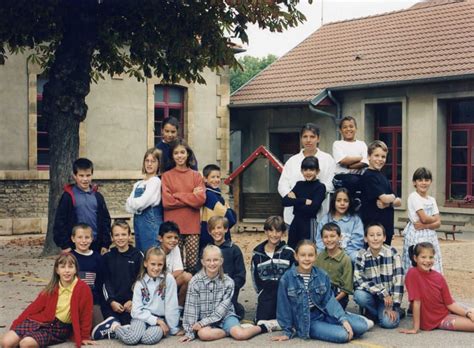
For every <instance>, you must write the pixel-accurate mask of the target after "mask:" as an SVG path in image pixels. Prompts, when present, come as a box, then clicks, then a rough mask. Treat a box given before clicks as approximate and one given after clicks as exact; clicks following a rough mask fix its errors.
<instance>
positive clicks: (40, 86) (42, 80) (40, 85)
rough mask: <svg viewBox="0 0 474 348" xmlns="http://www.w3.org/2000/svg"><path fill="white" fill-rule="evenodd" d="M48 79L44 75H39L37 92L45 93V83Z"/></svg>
mask: <svg viewBox="0 0 474 348" xmlns="http://www.w3.org/2000/svg"><path fill="white" fill-rule="evenodd" d="M46 82H48V80H47V79H46V78H44V77H42V76H38V77H37V80H36V93H38V94H43V90H44V85H45V84H46Z"/></svg>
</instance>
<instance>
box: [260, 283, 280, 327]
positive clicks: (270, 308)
mask: <svg viewBox="0 0 474 348" xmlns="http://www.w3.org/2000/svg"><path fill="white" fill-rule="evenodd" d="M277 293H278V287H274V288H268V289H263V290H262V291H261V292H260V294H259V295H258V298H257V310H256V313H255V322H258V321H259V320H272V319H276V308H277Z"/></svg>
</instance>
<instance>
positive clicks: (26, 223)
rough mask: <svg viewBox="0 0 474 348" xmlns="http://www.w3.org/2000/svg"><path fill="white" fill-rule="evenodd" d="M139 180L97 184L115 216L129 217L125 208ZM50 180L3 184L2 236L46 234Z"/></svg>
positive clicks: (0, 201) (0, 193)
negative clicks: (134, 184)
mask: <svg viewBox="0 0 474 348" xmlns="http://www.w3.org/2000/svg"><path fill="white" fill-rule="evenodd" d="M135 181H136V180H96V181H94V184H97V185H99V191H100V192H101V193H102V194H103V195H104V197H105V201H106V203H107V207H108V208H109V212H110V214H111V215H112V216H117V215H119V216H123V215H125V214H126V212H125V209H124V205H125V201H126V200H127V197H128V195H129V194H130V192H131V190H132V186H133V183H134V182H135ZM47 216H48V181H47V180H22V181H20V180H5V181H0V235H11V234H24V233H46V229H47Z"/></svg>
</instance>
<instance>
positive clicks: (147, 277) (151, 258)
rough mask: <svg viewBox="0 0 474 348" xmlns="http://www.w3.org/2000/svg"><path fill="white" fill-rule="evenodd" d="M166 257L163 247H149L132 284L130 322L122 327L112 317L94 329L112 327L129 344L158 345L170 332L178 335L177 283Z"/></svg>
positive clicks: (117, 335) (117, 336)
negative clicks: (167, 266)
mask: <svg viewBox="0 0 474 348" xmlns="http://www.w3.org/2000/svg"><path fill="white" fill-rule="evenodd" d="M165 259H166V255H165V253H164V252H163V250H161V249H160V248H157V247H151V248H149V249H148V250H147V252H146V254H145V258H144V259H143V263H142V266H141V269H140V274H139V275H138V278H137V281H136V282H135V285H134V287H133V304H132V321H131V322H130V325H125V326H121V325H120V323H119V322H118V321H116V319H115V318H113V317H110V318H109V319H108V320H106V321H104V322H103V323H102V325H101V326H100V327H99V326H98V327H96V328H95V329H94V330H107V329H109V331H110V335H111V336H115V337H116V338H118V339H119V340H120V341H122V342H123V343H125V344H127V345H135V344H138V343H143V344H157V343H158V342H159V341H160V340H161V338H162V337H163V336H167V335H168V333H170V334H171V335H175V334H177V333H178V331H179V329H178V323H179V309H178V297H177V296H176V282H175V280H174V278H173V276H172V275H171V274H169V273H168V272H167V271H166V260H165ZM92 335H94V331H93V332H92Z"/></svg>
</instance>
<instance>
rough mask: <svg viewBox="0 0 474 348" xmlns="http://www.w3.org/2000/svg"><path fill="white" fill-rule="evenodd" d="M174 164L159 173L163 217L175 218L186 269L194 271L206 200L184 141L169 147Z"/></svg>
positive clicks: (200, 179) (166, 218) (172, 219)
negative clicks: (203, 206) (201, 216)
mask: <svg viewBox="0 0 474 348" xmlns="http://www.w3.org/2000/svg"><path fill="white" fill-rule="evenodd" d="M171 153H172V156H173V158H172V163H173V165H174V167H173V168H172V169H170V170H169V171H167V172H166V173H164V174H163V176H162V190H163V192H162V194H163V208H164V216H165V220H168V221H174V222H176V223H177V224H178V226H179V229H180V231H181V238H182V239H183V240H184V254H185V261H186V270H188V271H189V272H191V273H194V272H195V271H196V266H197V262H198V256H199V233H200V228H201V226H200V208H201V207H202V205H203V204H204V202H205V201H206V194H205V189H206V188H205V186H204V181H203V179H202V177H201V174H199V173H198V172H196V171H194V170H192V169H191V164H192V158H193V151H192V150H191V148H190V147H189V146H188V145H187V144H186V142H185V141H184V140H177V141H176V142H175V143H174V145H173V147H172V148H171Z"/></svg>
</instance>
